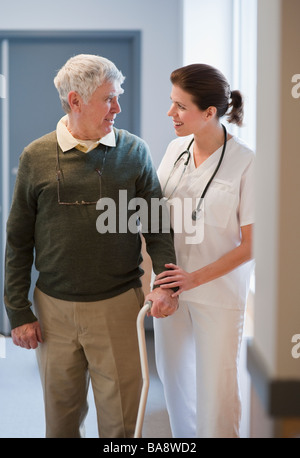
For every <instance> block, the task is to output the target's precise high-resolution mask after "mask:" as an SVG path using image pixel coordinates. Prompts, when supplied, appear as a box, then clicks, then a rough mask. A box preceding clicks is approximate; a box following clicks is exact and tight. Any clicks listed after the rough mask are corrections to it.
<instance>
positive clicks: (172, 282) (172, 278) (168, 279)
mask: <svg viewBox="0 0 300 458" xmlns="http://www.w3.org/2000/svg"><path fill="white" fill-rule="evenodd" d="M165 266H166V268H167V269H169V270H166V271H164V272H161V273H160V274H159V275H157V276H156V279H155V282H154V285H158V286H160V287H161V288H175V287H178V288H179V289H178V291H176V293H173V294H172V297H176V296H179V294H180V293H182V292H183V291H188V290H189V289H192V288H195V287H196V286H198V285H197V284H196V281H195V274H194V272H191V273H188V272H186V271H185V270H183V269H181V268H180V267H179V266H177V265H176V264H165Z"/></svg>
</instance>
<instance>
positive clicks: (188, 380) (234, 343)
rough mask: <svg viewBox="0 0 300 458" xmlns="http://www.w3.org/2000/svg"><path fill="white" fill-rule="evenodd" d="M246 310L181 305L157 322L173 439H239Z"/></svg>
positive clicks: (158, 356) (158, 360)
mask: <svg viewBox="0 0 300 458" xmlns="http://www.w3.org/2000/svg"><path fill="white" fill-rule="evenodd" d="M243 324H244V311H242V310H228V309H222V308H219V307H212V306H206V305H202V304H198V303H195V302H189V303H188V304H187V303H186V302H183V301H180V305H179V309H178V311H177V312H176V313H175V314H174V315H172V316H170V317H168V318H164V319H154V335H155V352H156V365H157V370H158V374H159V377H160V379H161V381H162V383H163V386H164V392H165V398H166V404H167V410H168V413H169V418H170V425H171V430H172V434H173V437H181V438H183V437H190V438H194V437H201V438H221V437H227V438H231V437H239V427H240V418H241V401H240V393H239V382H238V361H239V353H240V345H241V339H242V333H243Z"/></svg>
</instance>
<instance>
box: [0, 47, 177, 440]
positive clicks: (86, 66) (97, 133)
mask: <svg viewBox="0 0 300 458" xmlns="http://www.w3.org/2000/svg"><path fill="white" fill-rule="evenodd" d="M123 81H124V77H123V75H122V73H121V72H120V71H119V70H118V69H117V68H116V66H115V65H114V64H113V63H112V62H110V61H109V60H107V59H105V58H102V57H99V56H93V55H79V56H75V57H72V58H71V59H69V60H68V61H67V62H66V64H65V65H64V66H63V67H62V69H61V70H60V71H59V72H58V74H57V76H56V78H55V80H54V83H55V86H56V88H57V90H58V92H59V96H60V99H61V103H62V106H63V108H64V110H65V112H66V115H65V116H64V117H63V118H62V119H61V120H60V121H59V122H58V124H57V128H56V131H54V132H51V133H49V134H47V135H45V136H43V137H42V138H39V139H37V140H35V141H34V142H32V143H31V144H30V145H29V146H27V147H26V148H25V149H24V151H23V153H22V155H21V158H20V164H19V170H18V176H17V180H16V185H15V191H14V196H13V202H12V207H11V212H10V215H9V219H8V223H7V249H6V280H5V304H6V309H7V313H8V316H9V319H10V323H11V328H12V338H13V341H14V343H15V344H16V345H19V346H21V347H24V348H28V349H30V348H37V356H38V362H39V369H40V375H41V381H42V386H43V391H44V399H45V413H46V437H81V435H82V427H83V424H84V418H85V415H86V413H87V401H86V398H87V390H88V384H89V380H90V379H91V383H92V387H93V392H94V398H95V404H96V409H97V417H98V429H99V436H100V437H132V436H133V432H134V427H135V421H136V416H137V409H138V402H139V394H140V389H141V374H140V367H139V355H138V346H137V337H136V328H135V324H136V317H137V314H138V311H139V309H140V306H141V305H142V304H143V300H144V298H143V293H142V289H141V281H140V277H141V275H142V273H143V272H142V270H141V268H140V263H141V239H140V234H139V232H138V231H136V232H135V231H128V230H127V231H124V230H122V231H106V232H105V231H99V230H97V228H96V221H97V218H98V217H99V210H98V206H97V202H98V201H99V200H100V199H101V198H103V197H109V198H111V199H113V200H114V201H115V202H116V208H118V199H119V191H120V190H126V193H127V198H128V201H130V200H131V199H134V198H135V197H138V198H142V199H145V200H146V201H147V203H148V204H149V206H150V205H151V199H152V198H159V199H160V198H161V191H160V187H159V183H158V179H157V176H156V172H155V170H154V167H153V164H152V162H151V159H150V155H149V151H148V147H147V145H146V144H145V143H144V142H143V141H142V140H141V139H140V138H138V137H136V136H134V135H132V134H130V133H128V132H127V131H124V130H119V129H116V128H114V120H115V118H116V116H117V114H118V113H120V111H121V108H120V105H119V96H120V94H122V92H123V89H122V88H121V85H122V83H123ZM117 218H118V215H117ZM160 229H161V226H160ZM100 232H101V233H100ZM144 235H145V239H146V244H147V250H148V252H149V254H150V256H151V258H152V262H153V268H154V271H155V273H159V272H161V271H163V270H164V265H165V263H167V262H175V254H174V248H173V241H172V237H171V234H170V233H167V232H165V231H163V230H158V231H154V233H151V231H149V232H147V231H146V232H145V234H144ZM34 252H35V265H36V268H37V271H38V272H39V277H38V280H37V283H36V287H35V292H34V311H32V310H31V305H32V304H31V303H30V301H29V300H28V291H29V287H30V283H31V276H30V272H31V267H32V262H33V253H34ZM172 293H173V291H172V290H167V291H166V290H162V289H160V288H156V289H154V290H153V291H152V292H151V293H150V296H149V298H150V299H152V300H153V307H152V315H153V316H155V317H157V318H159V317H165V316H166V315H171V314H172V313H174V312H175V310H176V308H177V299H174V298H172V297H171V294H172Z"/></svg>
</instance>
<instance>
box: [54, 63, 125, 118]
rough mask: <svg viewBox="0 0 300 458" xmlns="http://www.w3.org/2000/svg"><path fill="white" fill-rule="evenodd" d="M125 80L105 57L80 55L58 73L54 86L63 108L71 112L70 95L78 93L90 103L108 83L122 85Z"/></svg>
mask: <svg viewBox="0 0 300 458" xmlns="http://www.w3.org/2000/svg"><path fill="white" fill-rule="evenodd" d="M124 80H125V77H124V76H123V75H122V73H121V72H120V70H118V69H117V67H116V66H115V64H114V63H113V62H111V61H110V60H108V59H106V58H105V57H101V56H95V55H92V54H79V55H77V56H74V57H71V58H70V59H69V60H68V61H67V62H66V63H65V65H64V66H63V67H62V68H61V69H60V70H59V71H58V73H57V75H56V77H55V78H54V85H55V87H56V89H57V90H58V93H59V98H60V100H61V104H62V107H63V109H64V111H65V112H66V113H69V112H70V105H69V102H68V94H69V92H71V91H75V92H77V93H78V94H79V95H80V96H81V97H82V99H83V101H84V103H88V101H89V99H90V98H91V96H92V95H93V93H94V92H95V90H96V89H97V88H98V87H99V86H101V85H102V84H103V83H105V82H107V81H110V82H111V81H117V82H119V84H120V85H121V84H122V83H123V82H124Z"/></svg>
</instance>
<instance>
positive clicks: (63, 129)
mask: <svg viewBox="0 0 300 458" xmlns="http://www.w3.org/2000/svg"><path fill="white" fill-rule="evenodd" d="M67 119H68V115H65V116H63V117H62V118H61V119H60V120H59V121H58V123H57V126H56V135H57V141H58V144H59V146H60V147H61V149H62V151H63V152H65V151H68V150H70V149H72V148H76V149H78V150H79V151H82V152H83V153H88V152H89V151H92V150H93V149H94V148H96V147H97V146H98V145H99V144H100V143H101V144H103V145H106V146H116V138H115V133H114V131H113V130H112V131H111V132H110V133H109V134H107V135H106V136H105V137H103V138H101V139H99V140H98V141H96V142H95V141H93V140H79V139H78V138H75V137H73V135H72V134H71V133H70V132H69V131H68V128H67V122H66V121H67Z"/></svg>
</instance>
